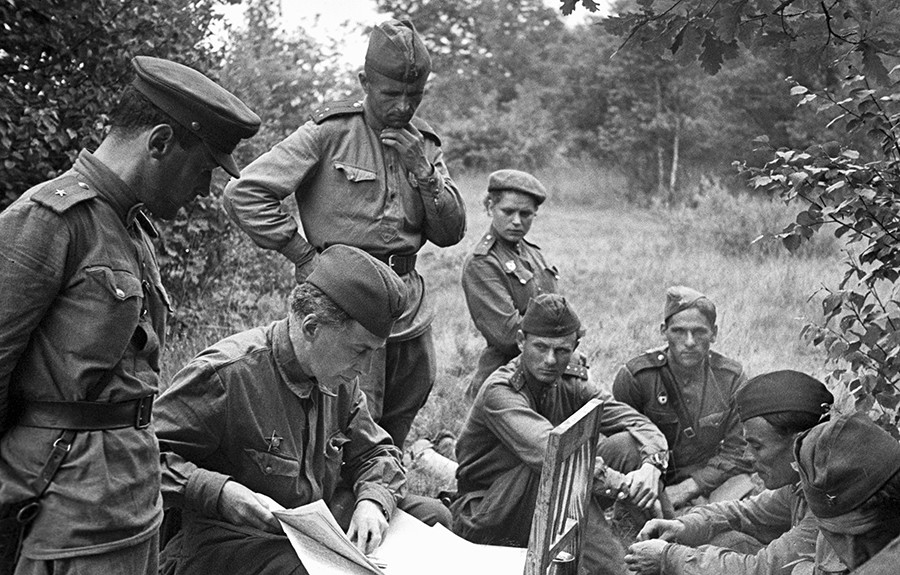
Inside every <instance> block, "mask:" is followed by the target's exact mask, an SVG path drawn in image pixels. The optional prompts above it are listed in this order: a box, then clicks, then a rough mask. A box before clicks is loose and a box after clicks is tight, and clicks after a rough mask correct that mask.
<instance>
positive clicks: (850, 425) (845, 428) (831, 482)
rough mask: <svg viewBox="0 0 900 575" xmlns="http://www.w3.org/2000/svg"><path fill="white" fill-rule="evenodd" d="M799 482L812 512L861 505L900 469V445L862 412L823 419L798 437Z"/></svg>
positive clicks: (841, 510)
mask: <svg viewBox="0 0 900 575" xmlns="http://www.w3.org/2000/svg"><path fill="white" fill-rule="evenodd" d="M794 457H795V459H796V460H797V464H798V467H799V472H800V486H801V487H802V488H803V494H804V495H805V496H806V501H807V503H808V504H809V508H810V509H811V510H812V512H813V514H814V515H816V516H817V517H824V518H829V517H837V516H838V515H843V514H845V513H849V512H850V511H853V510H854V509H857V508H858V507H859V506H860V505H862V504H863V503H865V502H866V501H867V500H868V499H869V498H870V497H872V496H873V495H874V494H875V493H876V492H878V490H879V489H881V488H882V487H883V486H884V484H885V483H887V481H888V480H889V479H890V478H891V477H892V476H893V475H894V474H895V473H897V472H898V471H900V443H898V442H897V440H896V439H894V438H893V437H891V435H890V434H889V433H888V432H887V431H885V430H883V429H882V428H880V427H878V426H877V425H875V423H873V422H872V420H871V419H869V418H868V416H866V415H865V414H863V413H851V414H844V415H840V416H838V417H834V418H832V419H831V421H828V422H825V423H820V424H819V425H817V426H815V427H813V428H812V429H810V430H809V431H807V432H805V433H804V434H803V435H801V436H799V437H798V438H797V441H796V442H795V443H794Z"/></svg>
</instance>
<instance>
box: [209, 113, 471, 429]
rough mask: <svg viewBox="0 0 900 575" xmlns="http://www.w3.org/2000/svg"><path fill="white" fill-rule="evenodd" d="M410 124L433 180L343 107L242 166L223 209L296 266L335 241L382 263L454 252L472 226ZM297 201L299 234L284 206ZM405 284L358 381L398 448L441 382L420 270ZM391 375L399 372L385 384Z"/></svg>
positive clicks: (434, 144) (437, 158) (432, 140)
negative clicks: (388, 328)
mask: <svg viewBox="0 0 900 575" xmlns="http://www.w3.org/2000/svg"><path fill="white" fill-rule="evenodd" d="M412 124H413V125H414V126H415V127H416V128H417V129H419V130H420V131H421V132H422V134H423V135H424V137H425V154H426V158H427V159H428V161H429V162H431V164H432V165H433V166H434V175H433V176H432V177H431V178H430V179H428V180H423V181H419V180H417V179H416V178H415V177H414V176H413V175H412V174H411V173H407V172H406V170H405V169H404V167H403V165H402V164H401V162H400V157H399V154H398V153H397V152H396V151H395V150H393V149H391V148H389V147H387V146H385V145H383V144H382V143H381V140H380V137H379V134H378V133H377V132H375V130H373V129H372V128H371V127H370V124H369V122H368V120H367V118H366V117H365V114H364V106H363V105H362V103H361V102H339V103H336V104H332V105H330V106H327V107H324V108H322V109H320V110H318V111H317V112H316V113H314V115H313V120H311V121H309V122H307V123H306V124H304V125H302V126H300V128H298V129H297V130H296V131H295V132H294V133H293V134H291V135H290V136H288V137H287V138H286V139H284V140H283V141H281V142H280V143H279V144H277V145H276V146H275V147H274V148H272V149H271V150H270V151H269V152H267V153H265V154H263V155H262V156H260V157H259V158H257V159H256V160H255V161H254V162H253V163H251V164H250V165H249V166H247V167H246V168H244V170H242V172H241V178H240V179H238V180H232V181H231V182H230V183H229V184H228V186H227V187H226V189H225V206H226V208H227V210H228V211H229V213H230V214H231V216H232V218H233V219H234V220H235V221H236V222H237V224H238V226H240V228H241V229H242V230H244V231H245V232H246V233H247V234H248V235H249V236H250V237H251V238H252V239H253V241H254V242H256V243H257V244H258V245H259V246H261V247H263V248H266V249H273V250H278V251H279V252H281V253H282V254H284V256H285V257H287V258H288V259H289V260H290V261H292V262H293V263H295V264H303V263H305V262H307V261H309V260H310V259H311V258H312V257H313V255H314V254H315V253H316V252H321V251H322V250H324V249H325V248H327V247H328V246H330V245H334V244H346V245H351V246H354V247H358V248H360V249H363V250H365V251H366V252H368V253H370V254H371V255H373V256H375V257H377V258H379V259H382V260H387V259H388V258H389V257H390V256H392V255H404V256H407V255H414V254H416V253H417V252H418V251H419V249H420V248H421V247H422V246H423V245H424V244H425V242H426V241H430V242H432V243H433V244H435V245H437V246H441V247H446V246H450V245H454V244H456V243H458V242H459V241H460V240H461V239H462V237H463V235H464V233H465V228H466V215H465V207H464V204H463V200H462V196H461V195H460V193H459V190H458V189H457V187H456V184H455V183H454V182H453V180H452V179H451V178H450V175H449V173H448V171H447V167H446V165H445V164H444V160H443V153H442V151H441V148H440V139H439V138H438V136H437V135H436V134H435V133H434V130H432V129H431V128H430V127H429V126H428V124H426V123H425V122H423V121H422V120H420V119H418V118H413V121H412ZM291 195H293V196H294V197H295V198H296V200H297V206H298V208H299V215H300V221H301V223H302V225H303V234H304V235H302V236H301V235H300V233H299V228H298V226H297V222H296V220H295V219H294V217H293V216H292V215H291V213H290V212H289V211H288V210H287V209H285V207H284V206H283V205H282V201H283V200H285V199H286V198H287V197H289V196H291ZM402 278H403V280H404V283H405V284H406V288H407V290H408V296H409V307H408V308H407V310H406V312H405V313H404V314H403V316H401V317H400V319H398V320H397V322H396V323H395V324H394V329H393V331H392V332H391V336H390V338H389V340H388V346H387V349H386V350H385V351H382V352H380V356H381V357H380V358H376V359H375V361H374V362H373V366H374V367H373V373H372V374H370V375H369V376H367V377H366V378H364V379H363V380H362V385H363V390H364V391H365V393H366V396H367V399H368V401H369V407H370V410H371V411H372V415H373V417H374V418H375V420H376V421H377V422H379V423H380V424H381V425H382V426H383V427H385V429H387V430H388V432H389V433H390V434H391V436H392V437H394V439H395V441H397V442H398V443H399V444H402V440H403V438H405V437H406V434H407V432H408V431H409V426H410V425H411V424H412V419H413V417H414V416H415V414H416V412H418V410H419V409H420V408H421V406H422V405H423V404H424V403H425V400H426V398H427V397H428V394H429V392H430V390H431V387H432V386H433V384H434V377H435V366H434V349H433V343H432V336H431V333H430V331H429V328H430V326H431V322H432V320H433V319H434V309H433V305H432V303H431V299H430V297H428V295H427V294H426V292H425V284H424V280H423V279H422V277H421V276H420V275H419V273H418V271H416V270H412V271H410V272H409V273H406V274H403V275H402ZM417 338H422V340H421V341H414V340H417ZM401 342H407V345H406V346H403V345H401ZM405 349H408V351H404V350H405ZM376 369H380V370H381V372H380V373H375V372H374V371H375V370H376ZM385 371H387V372H390V373H396V374H397V375H396V377H391V378H389V379H388V380H387V381H385V375H384V374H385ZM395 379H396V381H395ZM383 415H384V417H382V416H383Z"/></svg>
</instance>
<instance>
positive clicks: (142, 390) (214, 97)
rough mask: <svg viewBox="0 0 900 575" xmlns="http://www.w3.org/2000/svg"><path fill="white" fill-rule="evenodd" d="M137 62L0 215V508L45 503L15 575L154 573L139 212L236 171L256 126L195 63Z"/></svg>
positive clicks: (170, 205) (147, 250) (200, 190)
mask: <svg viewBox="0 0 900 575" xmlns="http://www.w3.org/2000/svg"><path fill="white" fill-rule="evenodd" d="M132 64H133V67H134V71H135V79H134V82H133V83H132V84H130V85H129V86H127V87H126V88H125V89H124V91H123V92H122V94H121V97H120V100H119V102H118V105H117V106H116V107H115V108H114V109H113V110H112V111H111V113H110V124H111V129H110V132H109V135H108V136H107V137H106V138H105V139H104V140H103V142H102V143H101V144H100V146H99V147H98V148H97V150H96V151H95V152H93V153H91V152H88V151H86V150H85V151H82V152H81V153H80V154H79V156H78V159H77V160H76V161H75V164H74V165H73V166H72V168H71V169H70V170H69V171H67V172H66V173H64V174H63V175H61V176H59V177H58V178H55V179H53V180H51V181H49V182H45V183H43V184H40V185H37V186H35V187H34V188H32V189H30V190H28V191H27V192H25V193H24V194H23V195H22V196H21V197H20V198H19V199H18V200H16V201H15V202H14V203H13V204H12V205H11V206H10V207H9V208H7V209H6V210H5V211H4V212H3V213H2V214H0V293H3V298H2V301H0V432H2V434H3V436H2V448H0V515H2V516H9V515H10V513H12V514H13V515H15V513H16V512H17V510H18V508H19V507H21V506H22V505H23V502H24V503H25V504H27V503H28V500H29V499H38V500H39V505H40V507H39V508H38V507H37V506H31V507H30V509H32V510H38V509H39V510H38V511H37V514H36V517H35V518H34V520H33V521H32V522H31V523H30V524H29V525H28V534H27V537H26V538H25V539H24V542H23V545H22V546H21V555H22V557H21V558H20V560H19V562H18V567H17V570H16V573H18V574H24V573H50V572H52V573H75V572H79V573H82V572H96V573H156V571H157V548H158V542H157V531H158V527H159V524H160V521H161V519H162V506H161V505H160V498H159V450H158V445H157V441H156V437H155V435H154V433H153V427H152V424H151V422H150V413H151V406H152V403H153V397H154V395H155V394H156V392H157V389H158V382H159V369H160V353H161V351H162V348H163V344H164V338H165V323H166V315H167V313H168V311H169V308H170V303H169V298H168V296H167V295H166V291H165V289H164V288H163V286H162V284H161V283H160V274H159V268H158V266H157V262H156V256H155V253H154V250H153V244H152V243H151V239H152V238H154V237H156V231H155V229H154V227H153V225H152V223H151V221H150V219H149V217H148V215H147V213H146V212H149V213H150V214H152V215H154V216H157V217H161V218H171V217H174V216H175V214H176V212H177V211H178V209H179V208H180V207H182V206H183V205H185V204H187V203H188V202H190V201H191V200H193V199H194V197H195V196H197V195H198V194H206V193H207V192H208V190H209V185H210V172H211V171H212V170H213V169H214V168H215V167H216V166H222V167H223V168H225V169H226V170H228V171H229V172H231V173H232V174H236V173H237V167H236V166H235V164H234V160H233V159H232V158H231V155H230V154H231V151H232V149H233V148H234V146H235V145H236V144H237V143H238V141H239V140H240V139H241V138H248V137H250V136H252V135H253V134H254V133H256V130H257V128H258V126H259V118H258V117H257V116H256V115H255V114H254V113H253V112H251V111H250V110H249V109H248V108H247V107H246V106H245V105H244V104H243V103H241V101H240V100H238V99H237V98H236V97H234V96H233V95H232V94H230V93H229V92H227V91H226V90H225V89H223V88H221V87H220V86H218V85H217V84H215V83H214V82H213V81H211V80H210V79H209V78H207V77H206V76H204V75H203V74H201V73H200V72H197V71H196V70H193V69H191V68H188V67H187V66H183V65H181V64H177V63H175V62H170V61H168V60H160V59H157V58H149V57H143V56H138V57H136V58H135V59H134V60H133V61H132ZM42 469H43V470H44V471H43V472H42ZM0 547H3V545H2V544H0ZM13 548H15V545H14V546H13Z"/></svg>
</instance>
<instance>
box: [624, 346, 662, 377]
mask: <svg viewBox="0 0 900 575" xmlns="http://www.w3.org/2000/svg"><path fill="white" fill-rule="evenodd" d="M666 363H667V358H666V350H665V348H662V347H660V348H657V349H649V350H647V351H645V352H644V353H642V354H641V355H639V356H637V357H635V358H634V359H632V360H630V361H629V362H628V363H626V364H625V367H627V368H628V371H630V372H631V373H632V375H633V374H635V373H637V372H639V371H643V370H645V369H655V368H657V367H662V366H664V365H666Z"/></svg>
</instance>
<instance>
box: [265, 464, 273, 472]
mask: <svg viewBox="0 0 900 575" xmlns="http://www.w3.org/2000/svg"><path fill="white" fill-rule="evenodd" d="M266 473H272V466H271V465H266Z"/></svg>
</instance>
